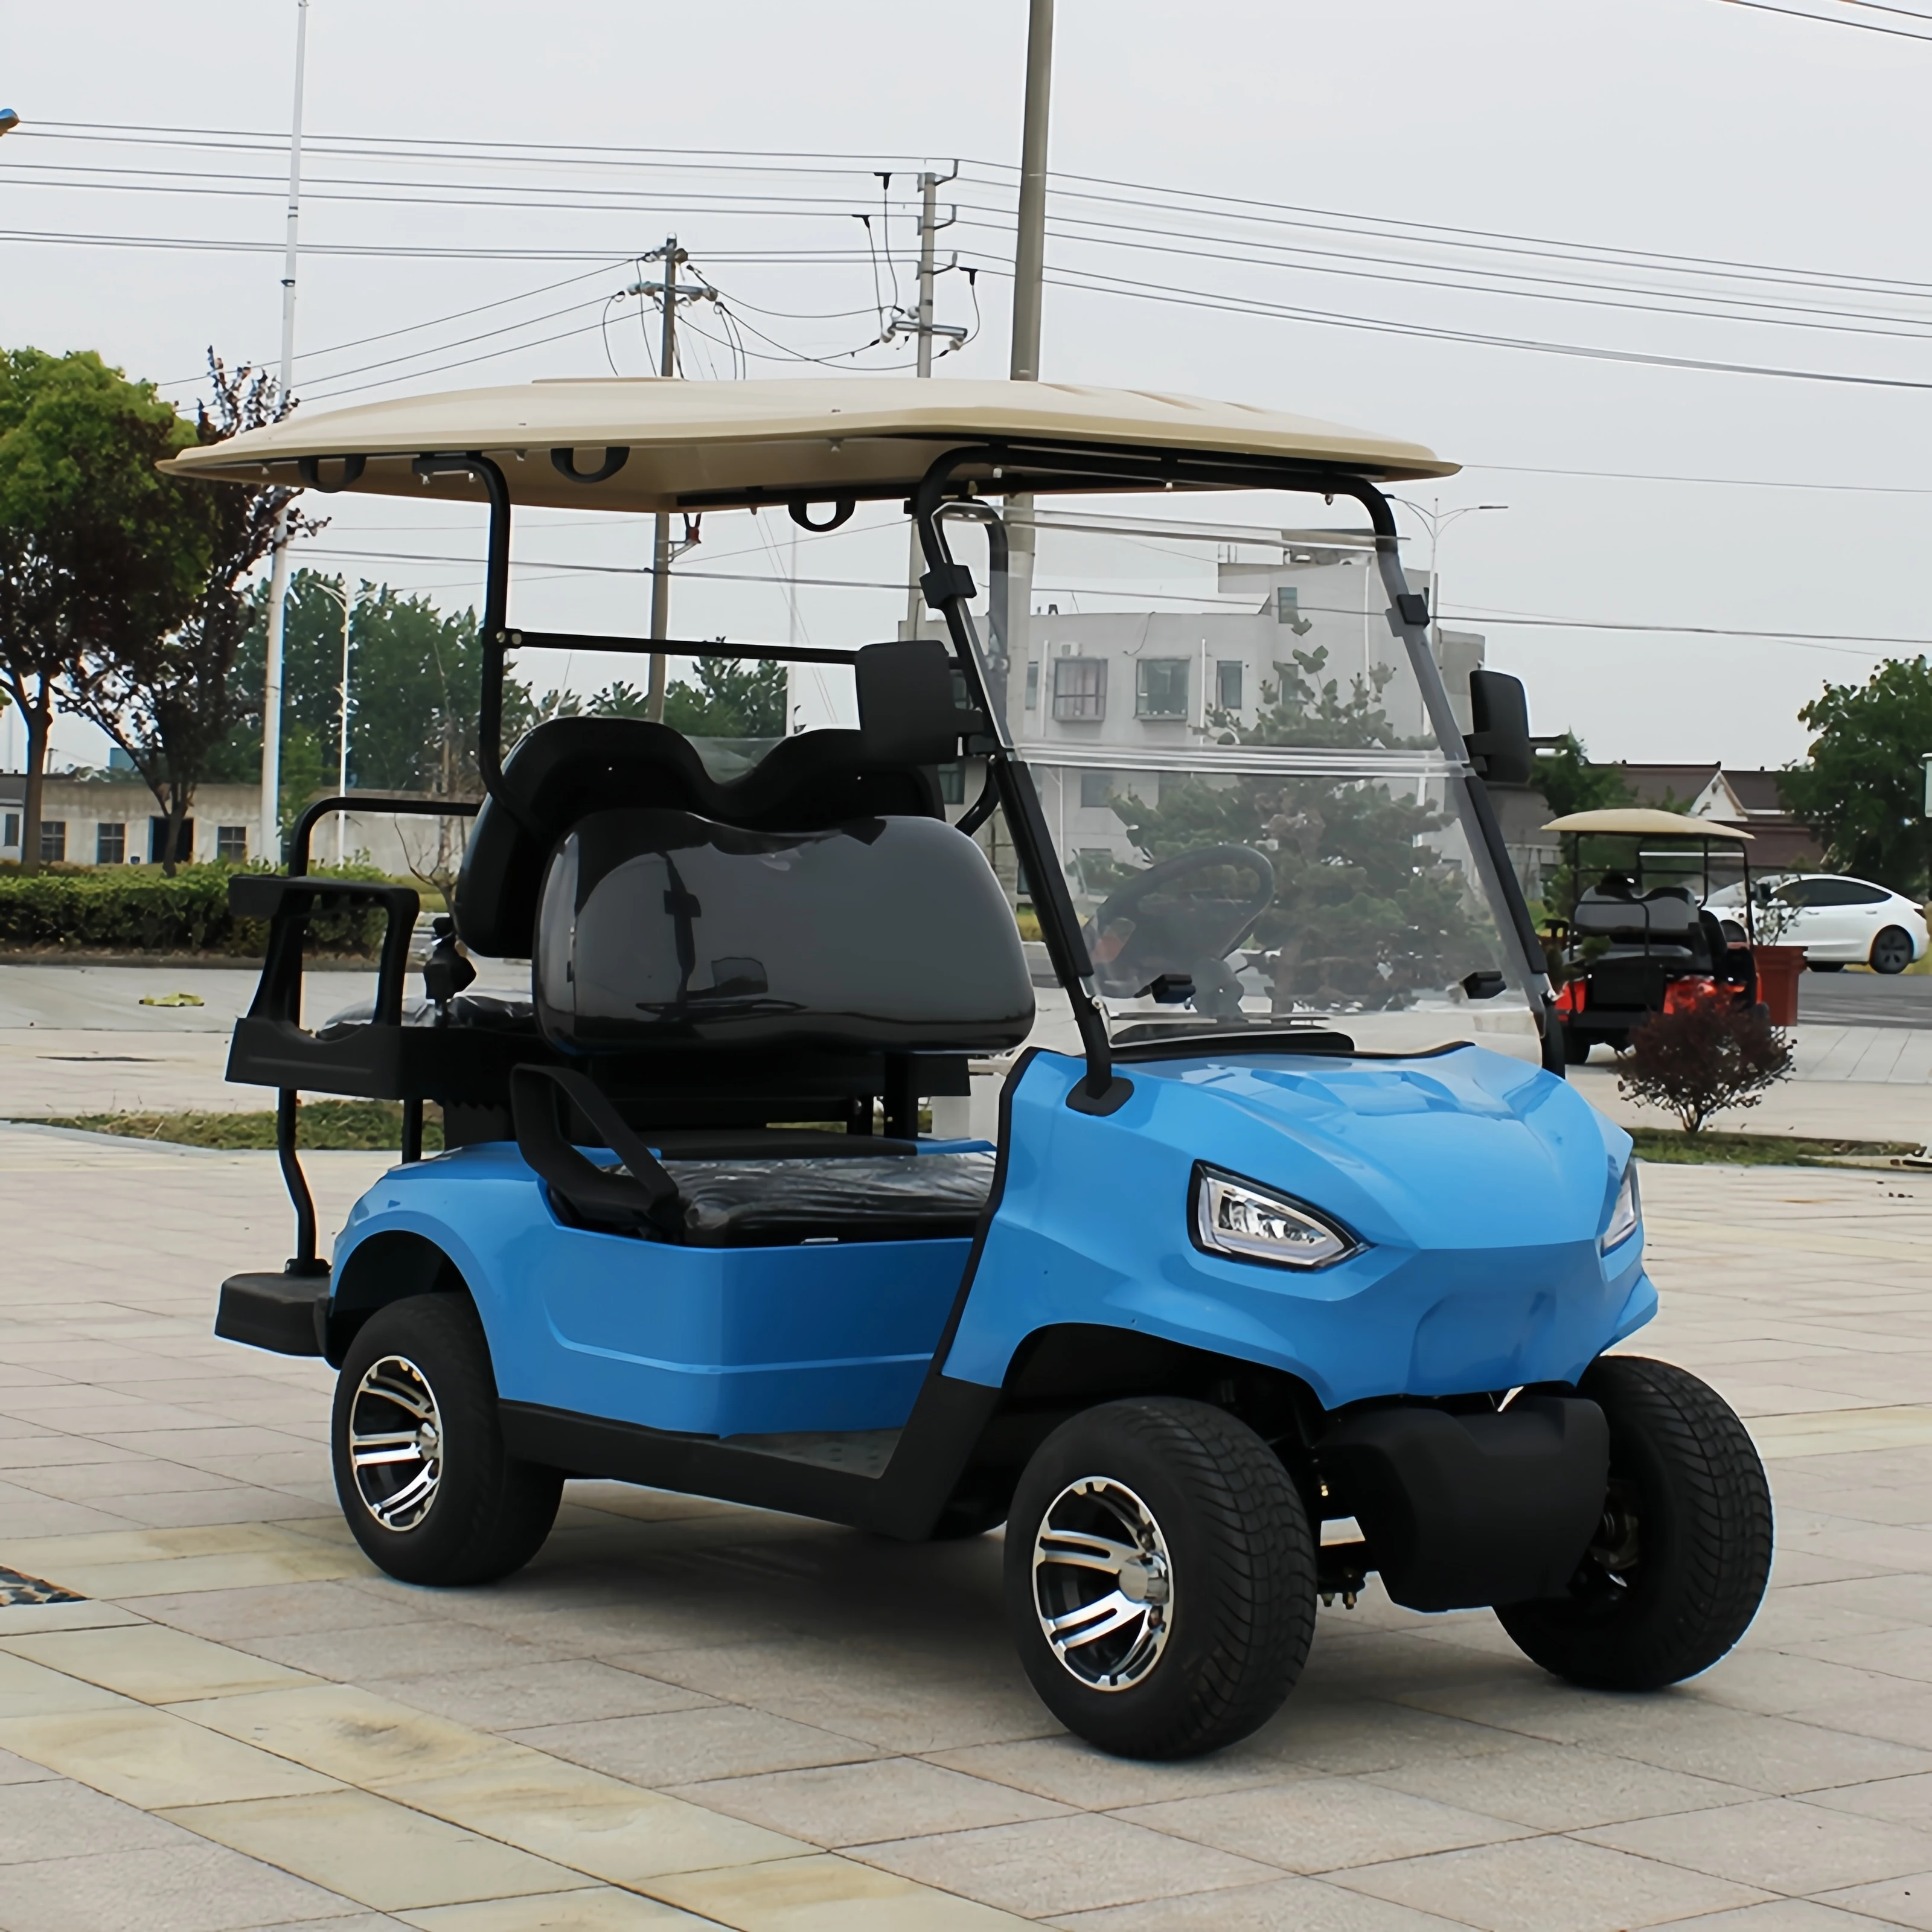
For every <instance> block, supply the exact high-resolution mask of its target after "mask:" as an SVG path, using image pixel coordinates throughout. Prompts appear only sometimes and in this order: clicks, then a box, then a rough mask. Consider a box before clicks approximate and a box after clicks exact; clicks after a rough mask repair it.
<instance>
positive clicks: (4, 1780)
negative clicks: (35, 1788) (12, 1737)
mask: <svg viewBox="0 0 1932 1932" xmlns="http://www.w3.org/2000/svg"><path fill="white" fill-rule="evenodd" d="M53 1775H54V1774H53V1773H52V1772H50V1771H49V1770H48V1769H47V1768H46V1766H45V1765H43V1764H35V1763H33V1762H32V1761H31V1760H29V1759H27V1758H24V1757H15V1756H14V1755H13V1753H12V1752H11V1751H0V1784H34V1783H37V1782H38V1781H40V1780H41V1779H43V1778H52V1776H53Z"/></svg>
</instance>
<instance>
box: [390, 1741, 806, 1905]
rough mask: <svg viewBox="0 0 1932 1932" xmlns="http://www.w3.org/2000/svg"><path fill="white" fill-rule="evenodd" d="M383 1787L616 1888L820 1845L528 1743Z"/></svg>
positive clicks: (402, 1800)
mask: <svg viewBox="0 0 1932 1932" xmlns="http://www.w3.org/2000/svg"><path fill="white" fill-rule="evenodd" d="M380 1790H381V1792H382V1795H383V1796H386V1797H389V1798H392V1799H395V1801H396V1802H398V1804H402V1805H409V1806H410V1808H412V1809H413V1810H416V1811H424V1812H427V1813H428V1814H429V1815H430V1816H431V1817H436V1818H441V1819H443V1820H446V1822H447V1823H451V1824H456V1825H462V1826H466V1827H467V1828H468V1829H470V1830H472V1831H474V1832H478V1833H480V1834H481V1835H483V1836H484V1837H485V1838H496V1839H500V1840H501V1841H502V1842H503V1843H505V1844H511V1845H515V1846H519V1847H520V1849H523V1850H524V1851H527V1852H535V1853H536V1854H537V1855H538V1856H540V1857H543V1858H550V1859H553V1860H554V1861H556V1863H557V1864H562V1865H568V1866H569V1867H570V1868H571V1870H574V1871H580V1872H587V1873H589V1874H590V1875H591V1876H592V1877H593V1878H599V1879H604V1880H606V1881H607V1882H610V1883H611V1884H613V1885H642V1884H643V1883H645V1882H646V1881H647V1880H649V1879H653V1878H655V1877H657V1876H660V1875H661V1874H662V1873H665V1872H674V1871H696V1870H710V1869H712V1868H713V1867H721V1866H726V1865H751V1864H761V1863H763V1862H764V1861H766V1860H768V1859H772V1858H799V1857H802V1856H805V1855H808V1853H809V1852H811V1850H812V1849H813V1847H812V1846H810V1845H808V1844H805V1843H802V1842H801V1841H799V1840H798V1839H796V1838H790V1837H787V1836H786V1835H784V1834H782V1833H780V1832H772V1831H768V1830H766V1829H765V1828H764V1827H763V1826H760V1825H757V1824H753V1823H746V1822H745V1821H743V1820H740V1819H737V1818H733V1817H723V1816H721V1815H720V1814H718V1813H717V1812H715V1811H709V1810H706V1809H704V1808H701V1807H700V1806H697V1805H691V1804H689V1803H687V1802H685V1800H683V1799H679V1798H672V1797H669V1796H664V1794H662V1793H658V1792H654V1791H646V1790H640V1788H639V1787H637V1786H636V1785H634V1784H626V1783H625V1781H623V1780H622V1778H608V1777H606V1776H605V1775H604V1774H603V1773H602V1772H594V1771H588V1770H586V1769H583V1766H580V1765H574V1764H566V1763H563V1762H562V1761H561V1760H559V1759H556V1758H551V1757H544V1754H542V1753H541V1751H518V1752H517V1753H516V1754H514V1756H500V1757H495V1758H493V1759H492V1760H490V1762H488V1763H485V1764H481V1765H478V1766H473V1767H472V1768H471V1769H468V1770H466V1771H460V1772H450V1773H448V1774H446V1775H443V1776H441V1777H437V1778H402V1779H397V1780H395V1781H389V1782H386V1783H384V1784H383V1785H382V1786H381V1787H380Z"/></svg>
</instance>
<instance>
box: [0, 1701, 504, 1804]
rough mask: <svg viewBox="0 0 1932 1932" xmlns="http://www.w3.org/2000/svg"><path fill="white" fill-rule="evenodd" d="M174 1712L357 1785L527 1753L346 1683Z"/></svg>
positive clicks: (201, 1703)
mask: <svg viewBox="0 0 1932 1932" xmlns="http://www.w3.org/2000/svg"><path fill="white" fill-rule="evenodd" d="M175 1709H176V1710H177V1711H178V1712H179V1714H180V1715H181V1716H182V1717H184V1718H189V1719H191V1720H192V1721H193V1722H194V1723H196V1724H204V1725H205V1726H207V1727H208V1730H210V1731H211V1732H217V1733H220V1735H221V1736H224V1737H228V1738H233V1739H237V1740H239V1741H240V1742H243V1743H245V1744H248V1745H254V1746H258V1747H260V1749H262V1750H263V1751H273V1752H275V1754H276V1755H277V1756H278V1757H282V1758H286V1759H288V1760H291V1761H292V1762H293V1763H296V1764H300V1765H306V1766H309V1767H310V1768H311V1769H312V1770H314V1771H318V1772H326V1774H327V1775H329V1777H331V1778H341V1779H342V1780H344V1782H346V1783H348V1784H365V1785H366V1784H376V1783H379V1782H386V1781H394V1780H395V1779H398V1778H429V1777H435V1776H437V1775H442V1774H445V1773H448V1772H457V1771H468V1770H471V1769H475V1768H477V1767H478V1766H482V1765H484V1764H486V1763H499V1762H500V1763H505V1764H508V1763H514V1762H517V1761H518V1760H521V1759H522V1758H523V1757H524V1756H525V1755H526V1754H525V1753H523V1752H522V1751H519V1750H518V1749H517V1748H516V1747H515V1746H514V1745H505V1744H504V1743H503V1742H501V1741H500V1740H499V1739H496V1738H493V1737H490V1736H487V1734H485V1733H482V1732H480V1731H472V1730H469V1729H468V1728H467V1727H466V1726H463V1725H461V1724H450V1723H449V1722H448V1721H446V1719H443V1718H437V1717H432V1716H431V1715H429V1714H428V1712H423V1711H416V1710H412V1709H410V1707H409V1706H407V1704H398V1703H394V1702H393V1701H392V1700H390V1699H389V1698H387V1697H377V1696H376V1695H374V1694H373V1693H372V1692H370V1691H362V1690H358V1689H356V1688H353V1686H351V1685H344V1684H320V1685H308V1686H305V1687H301V1688H296V1689H294V1690H286V1691H259V1692H255V1693H253V1694H248V1695H246V1696H242V1697H214V1698H208V1699H204V1700H197V1701H195V1702H193V1703H183V1704H180V1705H178V1706H175ZM0 1742H5V1740H4V1739H0Z"/></svg>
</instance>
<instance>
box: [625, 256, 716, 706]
mask: <svg viewBox="0 0 1932 1932" xmlns="http://www.w3.org/2000/svg"><path fill="white" fill-rule="evenodd" d="M644 260H646V261H647V262H661V263H663V264H664V275H663V278H662V279H661V281H655V282H637V283H634V284H632V285H631V287H630V288H628V290H625V293H626V294H628V295H634V296H649V295H654V296H656V297H657V298H658V300H659V301H660V302H661V303H662V304H663V305H664V326H663V328H662V329H661V332H660V333H659V335H658V375H659V377H661V378H662V379H663V380H665V381H667V382H668V381H669V380H671V378H672V377H675V376H676V374H677V305H678V302H679V298H680V297H682V299H684V300H685V301H686V302H689V301H691V300H692V299H694V297H696V296H711V297H712V298H713V299H715V297H716V295H717V291H716V290H715V289H713V288H712V287H711V286H710V284H709V283H702V282H692V283H685V282H680V281H679V280H678V278H677V272H678V270H679V269H680V268H682V266H684V264H685V263H686V262H688V261H689V260H691V257H690V256H689V255H688V254H686V253H685V251H684V250H683V249H682V248H679V246H678V245H677V237H676V236H675V235H673V236H667V238H666V239H665V242H664V246H663V248H661V249H653V250H652V252H651V253H650V254H648V255H646V257H644ZM672 554H673V550H672V544H671V540H670V511H668V510H660V511H658V514H657V519H656V535H655V543H654V544H653V546H652V552H651V641H652V643H654V644H655V643H662V642H663V641H664V639H665V638H667V637H669V636H670V562H671V556H672ZM666 670H667V662H666V659H665V655H664V652H662V651H653V652H652V653H651V680H650V688H649V691H648V693H647V694H646V697H645V700H644V709H645V711H646V713H647V714H648V715H649V717H650V718H652V719H653V720H654V721H655V722H656V723H658V724H662V723H663V722H664V680H665V674H666Z"/></svg>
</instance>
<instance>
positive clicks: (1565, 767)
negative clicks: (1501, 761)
mask: <svg viewBox="0 0 1932 1932" xmlns="http://www.w3.org/2000/svg"><path fill="white" fill-rule="evenodd" d="M1530 783H1531V784H1532V785H1534V786H1535V788H1536V789H1537V790H1538V791H1540V792H1541V793H1542V794H1543V796H1544V800H1545V802H1547V804H1548V805H1549V807H1550V817H1553V818H1565V817H1568V815H1569V814H1571V812H1573V811H1602V810H1604V808H1606V807H1607V806H1610V805H1628V804H1629V803H1630V802H1631V789H1630V787H1629V786H1628V784H1626V783H1625V781H1624V775H1623V773H1622V772H1621V771H1619V769H1617V767H1616V766H1615V765H1593V764H1592V763H1591V762H1590V754H1589V751H1587V750H1586V748H1584V745H1583V740H1582V739H1580V738H1579V737H1578V736H1577V734H1576V733H1575V732H1574V731H1566V732H1565V733H1564V734H1563V735H1562V737H1560V738H1559V739H1557V741H1556V743H1555V744H1554V745H1552V746H1550V747H1549V748H1547V749H1545V750H1543V751H1538V753H1537V755H1536V763H1535V766H1534V767H1533V775H1532V778H1531V779H1530Z"/></svg>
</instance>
